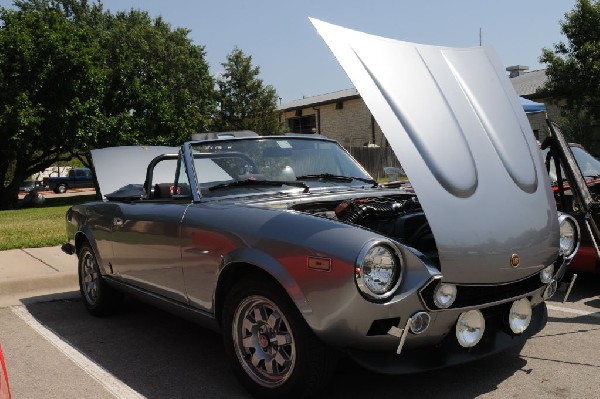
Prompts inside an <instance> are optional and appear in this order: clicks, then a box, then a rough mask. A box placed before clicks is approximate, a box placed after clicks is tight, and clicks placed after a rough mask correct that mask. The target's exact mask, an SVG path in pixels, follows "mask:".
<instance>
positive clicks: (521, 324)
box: [508, 298, 531, 334]
mask: <svg viewBox="0 0 600 399" xmlns="http://www.w3.org/2000/svg"><path fill="white" fill-rule="evenodd" d="M530 322H531V303H530V302H529V300H528V299H527V298H523V299H519V300H518V301H514V302H513V304H512V306H511V307H510V313H509V314H508V325H509V326H510V329H511V330H512V332H514V333H515V334H521V333H522V332H523V331H525V330H527V327H529V323H530Z"/></svg>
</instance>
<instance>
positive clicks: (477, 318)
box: [456, 309, 485, 348]
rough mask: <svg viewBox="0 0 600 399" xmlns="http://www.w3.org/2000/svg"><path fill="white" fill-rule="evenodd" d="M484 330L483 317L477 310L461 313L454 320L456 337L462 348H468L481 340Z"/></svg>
mask: <svg viewBox="0 0 600 399" xmlns="http://www.w3.org/2000/svg"><path fill="white" fill-rule="evenodd" d="M484 331H485V319H484V318H483V314H482V313H481V312H480V311H479V310H476V309H475V310H469V311H468V312H465V313H461V315H460V316H459V318H458V321H457V322H456V339H458V343H459V344H460V346H462V347H463V348H470V347H473V346H475V345H477V343H478V342H479V341H480V340H481V337H483V332H484Z"/></svg>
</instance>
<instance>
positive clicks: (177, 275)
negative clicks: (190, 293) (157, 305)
mask: <svg viewBox="0 0 600 399" xmlns="http://www.w3.org/2000/svg"><path fill="white" fill-rule="evenodd" d="M157 159H158V158H157ZM176 164H177V159H176V157H175V159H173V157H172V156H171V157H166V158H164V159H162V158H161V160H159V161H156V162H154V161H153V163H152V164H151V169H152V173H149V174H148V176H147V187H148V195H147V196H146V198H142V199H138V200H135V201H128V202H120V203H119V205H118V211H117V212H115V214H114V216H113V219H112V233H111V235H112V243H113V258H112V267H113V273H114V274H115V275H116V277H118V278H120V279H121V280H123V281H124V282H127V283H130V284H133V285H135V286H138V287H140V288H143V289H146V290H148V291H151V292H153V293H156V294H159V295H161V296H164V297H167V298H170V299H175V300H178V301H181V302H186V293H185V284H184V280H183V273H182V268H181V249H180V248H181V245H180V231H181V221H182V218H183V215H184V213H185V210H186V208H187V207H188V206H189V204H190V201H189V200H187V199H185V198H173V195H172V185H173V181H174V177H175V169H176Z"/></svg>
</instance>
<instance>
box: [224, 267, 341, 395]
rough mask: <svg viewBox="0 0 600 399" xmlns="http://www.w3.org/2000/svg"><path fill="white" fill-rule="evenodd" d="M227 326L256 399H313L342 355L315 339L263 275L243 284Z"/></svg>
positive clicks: (229, 346)
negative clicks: (309, 398) (339, 355)
mask: <svg viewBox="0 0 600 399" xmlns="http://www.w3.org/2000/svg"><path fill="white" fill-rule="evenodd" d="M222 321H223V323H222V326H223V331H222V332H223V342H224V344H225V352H226V353H227V356H228V358H229V361H230V362H231V365H232V367H233V370H234V373H235V375H236V377H237V378H238V380H239V381H240V382H241V384H242V385H243V386H244V387H245V388H246V389H247V390H248V392H250V393H251V394H252V395H253V396H255V397H257V398H275V397H281V398H286V399H287V398H308V397H313V396H314V394H315V393H317V392H319V391H320V390H321V389H322V388H323V387H324V386H325V385H326V384H327V383H328V382H329V380H330V379H331V376H332V374H333V371H334V369H335V365H336V360H337V356H336V353H335V352H334V351H333V349H331V348H329V347H327V346H326V345H325V344H324V343H322V342H321V341H320V340H319V339H318V338H317V337H316V336H315V334H314V333H313V331H312V330H311V329H310V328H309V326H308V325H307V324H306V321H305V320H304V318H303V317H302V315H301V314H300V312H299V311H298V309H297V308H296V306H295V305H294V303H293V302H292V301H291V300H290V298H289V297H288V295H287V293H286V292H285V291H284V290H283V289H282V288H281V287H280V286H279V285H278V284H276V283H275V282H272V281H270V280H265V279H264V278H260V276H256V277H252V278H244V279H243V280H241V281H239V282H237V283H236V284H235V285H234V287H233V288H232V289H231V291H230V292H229V293H228V295H227V298H226V300H225V303H224V305H223V319H222ZM244 338H246V339H244ZM248 338H250V339H248ZM259 358H260V360H258V359H259ZM253 359H254V363H253ZM255 363H256V364H255Z"/></svg>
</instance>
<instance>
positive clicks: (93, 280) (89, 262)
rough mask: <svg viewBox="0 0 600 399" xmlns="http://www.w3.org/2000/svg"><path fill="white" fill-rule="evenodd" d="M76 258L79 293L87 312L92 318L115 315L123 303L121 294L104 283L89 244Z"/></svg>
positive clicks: (82, 248) (83, 246)
mask: <svg viewBox="0 0 600 399" xmlns="http://www.w3.org/2000/svg"><path fill="white" fill-rule="evenodd" d="M78 258H79V262H78V269H79V291H80V292H81V297H82V299H83V303H84V304H85V307H86V308H87V310H88V312H90V313H91V314H93V315H94V316H107V315H110V314H113V313H116V312H117V311H118V310H119V309H120V307H121V305H122V303H123V294H122V293H120V292H118V291H116V290H114V289H113V288H112V287H110V286H109V285H108V284H107V283H106V281H104V279H103V278H102V274H101V273H100V266H99V265H98V261H97V260H96V255H95V254H94V251H93V250H92V247H91V246H90V244H89V243H85V244H83V245H82V246H81V249H80V250H79V254H78Z"/></svg>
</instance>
